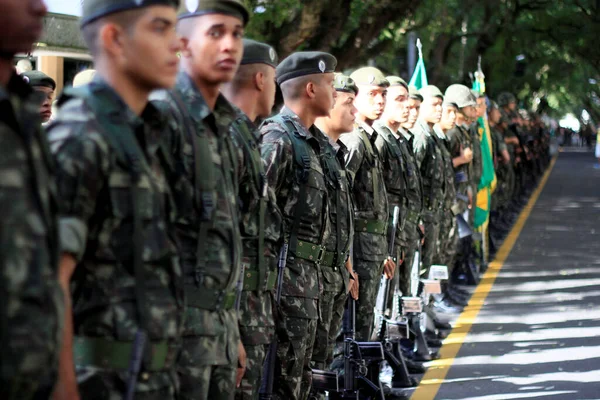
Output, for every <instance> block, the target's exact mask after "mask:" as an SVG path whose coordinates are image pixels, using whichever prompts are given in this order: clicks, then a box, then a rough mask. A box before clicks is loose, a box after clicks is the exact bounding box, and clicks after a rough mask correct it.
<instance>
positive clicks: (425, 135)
mask: <svg viewBox="0 0 600 400" xmlns="http://www.w3.org/2000/svg"><path fill="white" fill-rule="evenodd" d="M412 133H413V135H414V137H415V141H414V150H415V158H416V160H417V164H418V165H419V169H420V171H421V178H422V182H423V206H424V208H423V219H424V220H426V221H433V220H434V219H435V217H436V216H437V214H438V212H439V211H440V210H441V208H442V206H443V203H444V197H445V191H446V185H445V182H446V175H445V171H444V169H445V167H446V164H445V163H444V156H443V154H442V150H441V149H440V147H439V146H438V144H437V143H436V141H435V139H434V137H433V135H434V133H433V130H432V129H431V128H429V126H428V125H427V123H425V122H424V121H421V120H419V121H417V124H416V125H415V127H414V129H413V131H412Z"/></svg>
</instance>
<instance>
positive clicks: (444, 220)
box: [433, 127, 458, 271]
mask: <svg viewBox="0 0 600 400" xmlns="http://www.w3.org/2000/svg"><path fill="white" fill-rule="evenodd" d="M438 129H439V128H438V127H435V134H436V135H437V136H436V138H435V139H436V141H437V143H438V145H439V147H440V150H441V152H442V155H443V157H444V163H445V166H444V177H445V187H446V191H445V194H444V202H443V206H442V215H441V218H440V240H439V243H440V246H439V249H438V251H437V254H436V257H434V259H433V262H434V264H441V265H446V266H448V270H449V271H452V267H453V266H454V259H455V256H456V249H457V247H458V227H457V226H456V218H455V216H454V213H453V211H452V208H453V206H454V204H455V203H456V188H455V186H454V168H453V167H452V156H451V155H450V151H449V150H448V148H449V146H450V143H449V141H448V140H447V139H446V136H445V135H444V133H443V132H441V131H439V130H438Z"/></svg>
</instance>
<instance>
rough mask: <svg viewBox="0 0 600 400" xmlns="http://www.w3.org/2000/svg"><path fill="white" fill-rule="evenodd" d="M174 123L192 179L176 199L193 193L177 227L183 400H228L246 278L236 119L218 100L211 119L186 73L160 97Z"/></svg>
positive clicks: (174, 140) (174, 145)
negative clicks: (240, 292)
mask: <svg viewBox="0 0 600 400" xmlns="http://www.w3.org/2000/svg"><path fill="white" fill-rule="evenodd" d="M155 98H156V99H157V100H156V104H157V105H159V106H160V107H161V108H163V109H165V111H166V112H167V113H168V114H169V116H170V121H171V127H172V129H171V131H170V132H169V136H168V140H169V147H170V148H171V149H172V152H174V153H176V152H178V150H177V149H182V150H181V151H182V152H183V158H182V160H181V162H182V163H183V168H184V169H185V171H186V175H187V176H188V177H189V179H188V180H187V185H186V187H185V188H182V190H181V191H180V192H178V193H177V196H183V195H185V193H190V192H192V193H194V201H193V202H194V205H193V206H191V207H190V208H189V209H188V210H187V212H186V213H185V214H184V215H183V216H182V217H181V218H179V219H178V221H177V224H176V233H177V236H178V239H179V241H180V242H181V245H182V252H181V258H182V265H183V271H184V280H185V294H186V310H185V326H184V333H183V336H184V337H183V348H182V352H181V355H180V357H179V359H178V361H177V373H178V375H179V379H180V382H181V393H180V397H179V398H180V399H194V400H199V399H211V400H214V399H231V398H232V397H233V395H234V393H235V373H236V369H237V361H238V343H239V339H240V337H239V329H238V315H237V311H236V309H235V307H234V306H235V300H236V297H237V293H238V291H237V290H236V286H237V285H238V280H239V278H240V273H241V259H240V258H241V247H242V243H241V237H240V230H239V226H240V222H239V209H238V204H237V192H238V189H237V188H238V183H237V176H236V175H237V174H236V170H237V165H236V164H237V160H238V158H239V157H240V155H239V150H237V149H236V148H235V147H234V145H233V143H232V140H231V137H230V134H229V126H230V124H231V122H232V121H233V119H235V118H236V116H237V115H238V113H237V112H236V110H234V109H233V108H232V106H231V105H230V104H229V102H228V101H227V100H226V99H225V98H224V97H223V96H221V95H220V96H219V97H218V98H217V102H216V104H215V109H214V112H211V110H210V109H209V107H208V105H207V104H206V102H205V100H204V98H203V97H202V94H201V93H200V91H199V90H198V88H197V87H196V85H195V84H194V83H193V81H192V79H191V78H190V77H189V76H188V75H187V74H186V73H185V72H180V74H179V76H178V77H177V83H176V85H175V88H174V89H173V90H171V91H169V92H165V91H162V92H159V93H157V94H155Z"/></svg>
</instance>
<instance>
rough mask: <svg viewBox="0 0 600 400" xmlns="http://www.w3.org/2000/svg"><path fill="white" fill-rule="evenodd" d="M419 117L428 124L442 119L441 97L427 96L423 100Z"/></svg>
mask: <svg viewBox="0 0 600 400" xmlns="http://www.w3.org/2000/svg"><path fill="white" fill-rule="evenodd" d="M419 117H420V118H421V119H423V120H424V121H425V122H427V123H430V124H437V123H438V122H440V120H441V119H442V99H441V98H440V97H429V98H427V99H425V100H423V103H422V104H421V111H420V112H419Z"/></svg>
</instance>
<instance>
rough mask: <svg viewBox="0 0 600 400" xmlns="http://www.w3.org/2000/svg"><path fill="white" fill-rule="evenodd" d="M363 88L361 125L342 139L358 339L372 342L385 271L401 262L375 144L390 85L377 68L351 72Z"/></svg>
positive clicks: (359, 113)
mask: <svg viewBox="0 0 600 400" xmlns="http://www.w3.org/2000/svg"><path fill="white" fill-rule="evenodd" d="M350 77H351V78H352V79H353V80H354V82H355V83H356V85H357V86H358V95H357V96H356V99H355V102H354V104H355V106H356V109H357V113H356V124H355V125H354V130H353V131H352V132H351V133H348V134H346V135H344V136H343V137H342V138H341V141H342V142H343V143H344V144H345V145H346V147H347V148H348V151H349V153H348V154H347V156H346V170H347V171H348V174H349V175H350V181H351V185H352V190H353V193H354V200H355V210H356V215H355V220H354V232H355V234H354V245H353V258H354V265H353V267H354V270H355V271H356V273H357V274H358V277H359V280H360V290H359V295H358V304H357V308H356V329H355V332H356V339H357V340H359V341H360V340H362V341H367V340H369V339H370V337H371V331H372V329H373V317H374V314H373V307H374V306H375V301H376V299H377V291H378V289H379V282H380V279H381V274H382V273H383V272H384V269H385V274H386V276H387V278H388V279H392V278H393V276H394V271H395V268H396V264H395V262H394V261H393V260H392V259H391V258H388V257H387V250H388V249H387V239H386V233H387V223H388V215H389V208H388V199H387V193H386V191H385V183H384V176H383V171H382V168H383V167H382V165H381V162H380V158H379V154H378V151H377V148H376V147H375V142H376V140H377V132H376V131H375V130H374V129H373V127H372V125H373V123H374V122H375V121H376V120H377V119H379V117H381V114H382V113H383V110H384V108H385V97H386V91H387V87H388V85H389V83H388V81H387V80H386V79H385V76H384V75H383V74H382V73H381V71H379V70H378V69H376V68H372V67H364V68H360V69H358V70H356V71H354V73H352V75H351V76H350Z"/></svg>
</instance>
